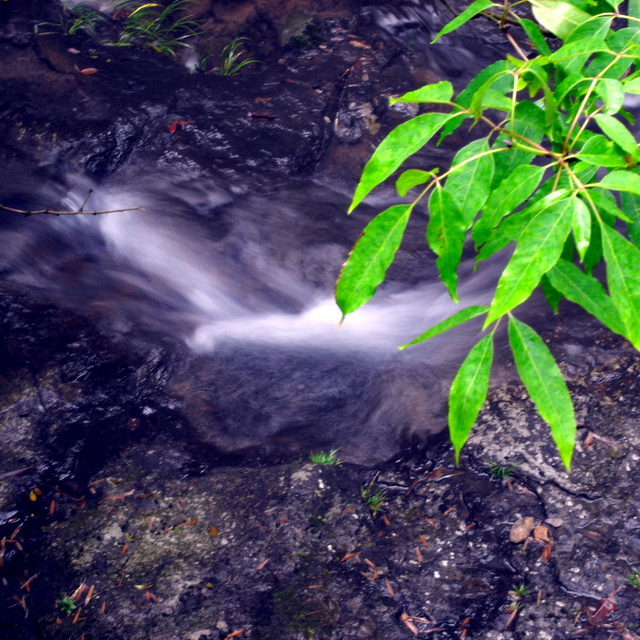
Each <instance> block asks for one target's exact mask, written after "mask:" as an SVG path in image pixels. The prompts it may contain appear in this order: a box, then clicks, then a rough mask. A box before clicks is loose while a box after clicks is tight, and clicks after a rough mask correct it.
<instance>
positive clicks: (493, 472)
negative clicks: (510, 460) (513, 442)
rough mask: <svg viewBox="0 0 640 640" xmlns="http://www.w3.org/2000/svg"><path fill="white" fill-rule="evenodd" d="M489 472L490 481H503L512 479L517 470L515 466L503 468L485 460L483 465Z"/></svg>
mask: <svg viewBox="0 0 640 640" xmlns="http://www.w3.org/2000/svg"><path fill="white" fill-rule="evenodd" d="M484 466H485V467H486V468H487V471H488V472H489V475H490V476H491V479H492V480H503V479H504V478H512V477H513V472H514V471H515V470H516V469H517V468H518V465H517V464H514V465H510V466H508V467H503V466H502V465H499V464H498V463H497V462H493V460H487V462H485V465H484Z"/></svg>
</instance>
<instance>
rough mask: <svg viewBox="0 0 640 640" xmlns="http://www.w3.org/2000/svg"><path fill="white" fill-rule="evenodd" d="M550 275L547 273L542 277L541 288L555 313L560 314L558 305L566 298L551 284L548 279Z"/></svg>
mask: <svg viewBox="0 0 640 640" xmlns="http://www.w3.org/2000/svg"><path fill="white" fill-rule="evenodd" d="M548 275H549V273H548V272H547V273H545V274H544V275H543V276H542V279H541V280H540V288H541V289H542V293H544V297H545V298H546V299H547V302H548V303H549V306H550V307H551V310H552V311H553V313H558V305H559V304H560V301H561V300H562V298H564V296H563V295H562V294H561V293H560V292H559V291H558V290H557V289H556V288H555V287H554V286H553V285H552V284H551V281H550V280H549V278H548V277H547V276H548Z"/></svg>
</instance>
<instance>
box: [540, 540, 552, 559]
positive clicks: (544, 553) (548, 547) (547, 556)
mask: <svg viewBox="0 0 640 640" xmlns="http://www.w3.org/2000/svg"><path fill="white" fill-rule="evenodd" d="M552 549H553V542H549V543H548V544H547V545H545V548H544V549H543V550H542V553H541V554H540V560H544V561H545V562H549V560H550V559H551V550H552Z"/></svg>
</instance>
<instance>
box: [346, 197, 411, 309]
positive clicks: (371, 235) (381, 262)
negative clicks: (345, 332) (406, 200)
mask: <svg viewBox="0 0 640 640" xmlns="http://www.w3.org/2000/svg"><path fill="white" fill-rule="evenodd" d="M412 208H413V205H405V204H401V205H395V206H393V207H390V208H389V209H387V210H386V211H383V212H382V213H380V214H378V215H377V216H376V217H375V218H374V219H373V220H372V221H371V222H370V223H369V224H368V225H367V226H366V227H365V229H364V231H363V232H362V235H361V236H360V238H359V240H358V241H357V242H356V244H355V246H354V247H353V249H352V250H351V253H350V254H349V257H348V258H347V261H346V262H345V263H344V266H343V267H342V271H341V273H340V277H339V279H338V282H337V284H336V302H337V303H338V306H339V307H340V310H341V311H342V313H343V317H344V316H346V315H347V314H348V313H352V312H353V311H355V310H356V309H358V308H359V307H361V306H362V305H363V304H364V303H365V302H368V301H369V300H370V299H371V298H372V297H373V295H374V293H375V292H376V288H377V286H378V285H379V284H380V283H381V282H382V281H383V280H384V277H385V274H386V272H387V269H388V268H389V265H390V264H391V263H392V262H393V258H394V257H395V255H396V251H397V250H398V247H399V246H400V242H401V241H402V236H403V234H404V230H405V228H406V226H407V222H408V221H409V216H410V215H411V209H412Z"/></svg>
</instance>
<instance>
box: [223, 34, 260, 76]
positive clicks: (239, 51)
mask: <svg viewBox="0 0 640 640" xmlns="http://www.w3.org/2000/svg"><path fill="white" fill-rule="evenodd" d="M245 40H247V38H242V37H236V38H234V39H233V40H232V41H231V42H230V43H229V44H228V45H227V46H226V47H225V48H224V49H223V50H222V53H221V54H220V66H219V67H218V73H219V74H220V75H221V76H235V75H236V74H237V73H240V71H241V70H242V69H243V68H244V67H247V66H249V65H250V64H256V63H257V62H260V61H259V60H256V59H254V58H245V59H244V60H241V59H240V58H241V57H242V56H243V55H244V54H245V53H246V51H245V50H244V49H243V48H242V43H243V42H244V41H245Z"/></svg>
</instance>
